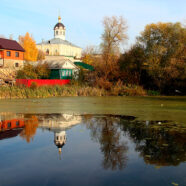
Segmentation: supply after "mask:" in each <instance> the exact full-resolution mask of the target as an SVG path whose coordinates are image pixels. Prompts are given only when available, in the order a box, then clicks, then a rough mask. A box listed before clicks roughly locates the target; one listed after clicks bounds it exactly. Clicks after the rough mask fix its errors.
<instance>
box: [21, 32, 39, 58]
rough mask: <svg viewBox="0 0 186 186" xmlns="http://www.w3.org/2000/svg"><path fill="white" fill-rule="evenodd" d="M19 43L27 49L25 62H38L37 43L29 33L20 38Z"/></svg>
mask: <svg viewBox="0 0 186 186" xmlns="http://www.w3.org/2000/svg"><path fill="white" fill-rule="evenodd" d="M19 43H20V44H21V46H22V47H23V48H24V49H25V53H24V59H25V61H37V57H38V49H37V48H36V42H35V41H34V39H33V38H32V36H30V34H29V33H28V32H27V33H26V34H25V36H19Z"/></svg>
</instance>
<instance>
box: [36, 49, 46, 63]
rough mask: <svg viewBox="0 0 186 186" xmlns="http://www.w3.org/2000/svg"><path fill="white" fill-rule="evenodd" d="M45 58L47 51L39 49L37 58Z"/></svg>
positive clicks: (40, 59) (39, 59)
mask: <svg viewBox="0 0 186 186" xmlns="http://www.w3.org/2000/svg"><path fill="white" fill-rule="evenodd" d="M44 59H45V53H44V52H43V51H42V50H38V55H37V60H38V61H42V60H44Z"/></svg>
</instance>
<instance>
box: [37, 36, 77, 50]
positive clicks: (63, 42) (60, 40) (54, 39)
mask: <svg viewBox="0 0 186 186" xmlns="http://www.w3.org/2000/svg"><path fill="white" fill-rule="evenodd" d="M42 44H43V45H46V44H63V45H69V46H73V47H78V46H76V45H74V44H72V43H70V42H69V41H67V40H63V39H60V38H53V39H51V40H48V41H43V42H41V43H38V45H42ZM78 48H80V47H78Z"/></svg>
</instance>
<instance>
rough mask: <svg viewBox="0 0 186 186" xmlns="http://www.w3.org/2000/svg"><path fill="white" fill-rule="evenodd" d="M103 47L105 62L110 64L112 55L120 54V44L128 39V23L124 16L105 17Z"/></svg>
mask: <svg viewBox="0 0 186 186" xmlns="http://www.w3.org/2000/svg"><path fill="white" fill-rule="evenodd" d="M103 26H104V33H103V34H102V43H101V49H102V53H103V57H104V60H105V63H106V64H108V63H109V61H110V60H111V58H112V56H116V55H119V54H120V45H121V43H123V42H124V41H126V40H127V34H126V31H127V23H126V21H125V20H124V18H123V17H116V16H112V17H105V18H104V20H103Z"/></svg>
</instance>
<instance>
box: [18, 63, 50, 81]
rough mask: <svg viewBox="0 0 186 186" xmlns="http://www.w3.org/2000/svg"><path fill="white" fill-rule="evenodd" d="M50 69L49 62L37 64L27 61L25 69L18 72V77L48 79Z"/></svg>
mask: <svg viewBox="0 0 186 186" xmlns="http://www.w3.org/2000/svg"><path fill="white" fill-rule="evenodd" d="M49 76H50V70H49V69H48V65H47V64H39V65H37V66H34V65H31V64H29V63H26V64H25V65H24V67H23V69H21V70H19V71H18V72H17V76H16V78H17V79H48V78H49Z"/></svg>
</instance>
